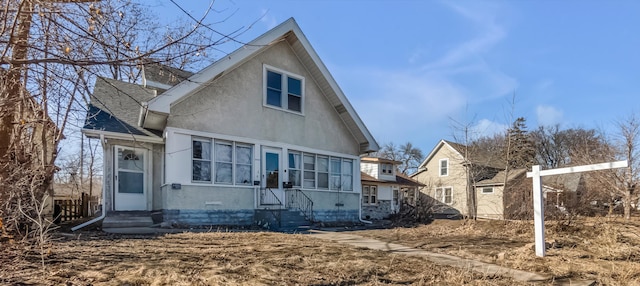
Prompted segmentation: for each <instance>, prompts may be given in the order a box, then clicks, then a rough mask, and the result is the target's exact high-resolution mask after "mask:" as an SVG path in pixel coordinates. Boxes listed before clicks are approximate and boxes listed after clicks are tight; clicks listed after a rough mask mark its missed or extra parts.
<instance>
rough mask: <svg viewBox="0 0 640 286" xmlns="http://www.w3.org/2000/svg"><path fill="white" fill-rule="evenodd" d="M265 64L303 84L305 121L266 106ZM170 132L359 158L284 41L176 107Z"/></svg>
mask: <svg viewBox="0 0 640 286" xmlns="http://www.w3.org/2000/svg"><path fill="white" fill-rule="evenodd" d="M265 64H266V65H269V66H272V67H275V68H278V69H281V70H285V71H287V72H291V73H293V74H296V75H299V76H302V77H304V78H305V87H304V98H303V103H304V106H303V111H304V114H303V115H301V114H297V113H292V112H287V111H283V110H279V109H275V108H270V107H268V106H264V105H263V84H264V83H263V67H264V65H265ZM167 126H168V127H176V128H182V129H189V130H198V131H204V132H213V133H221V134H227V135H233V136H241V137H247V138H255V139H260V140H268V141H276V142H283V143H288V144H293V145H300V146H306V147H310V148H315V149H320V150H326V151H331V152H339V153H345V154H352V155H358V154H359V144H358V143H357V141H356V140H355V138H354V136H353V135H352V134H351V133H350V131H349V130H348V129H347V128H346V126H345V124H344V122H343V121H342V120H341V119H340V117H339V116H338V113H337V112H336V110H335V108H333V107H332V106H331V104H330V103H329V101H328V100H327V98H326V97H325V96H324V94H323V93H322V92H321V90H320V88H318V86H317V85H316V82H315V81H314V79H313V78H311V76H310V74H308V72H307V70H306V69H305V67H304V66H303V65H302V64H301V63H300V61H299V60H298V57H296V55H295V54H294V53H293V51H292V49H291V48H290V46H289V44H288V43H287V42H286V41H283V42H280V43H278V44H275V45H273V46H272V47H270V48H268V49H266V50H265V51H264V52H262V53H260V54H258V55H257V56H255V57H253V58H251V59H250V60H248V61H247V62H245V63H243V64H242V65H240V66H239V67H237V68H235V69H233V70H230V71H228V72H227V73H225V74H224V75H222V76H220V77H219V78H217V79H214V80H212V81H211V82H209V83H207V84H206V85H205V87H204V88H203V89H201V90H199V91H197V92H195V93H194V94H192V95H190V96H187V97H186V98H185V99H184V100H182V101H180V102H177V103H175V104H174V105H172V106H171V115H170V116H169V118H168V121H167Z"/></svg>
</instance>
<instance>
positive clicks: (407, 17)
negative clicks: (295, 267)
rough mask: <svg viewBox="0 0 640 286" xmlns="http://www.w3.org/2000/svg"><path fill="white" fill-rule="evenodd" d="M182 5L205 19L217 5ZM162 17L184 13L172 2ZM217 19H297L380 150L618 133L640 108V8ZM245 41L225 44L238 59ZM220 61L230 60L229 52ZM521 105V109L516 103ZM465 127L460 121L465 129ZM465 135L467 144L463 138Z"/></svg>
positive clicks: (378, 10)
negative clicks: (516, 122) (534, 133)
mask: <svg viewBox="0 0 640 286" xmlns="http://www.w3.org/2000/svg"><path fill="white" fill-rule="evenodd" d="M176 2H177V3H179V4H180V5H182V6H183V7H184V8H185V9H187V10H188V11H190V13H192V14H193V15H194V16H195V17H200V16H201V15H202V13H203V11H204V10H205V9H206V7H208V5H209V3H210V2H209V1H192V0H190V1H180V0H176ZM148 3H149V4H150V6H152V9H153V10H155V11H156V12H157V13H159V14H160V15H161V19H165V20H167V21H171V20H172V19H174V18H176V17H182V15H181V14H180V12H178V10H177V9H176V7H175V6H174V5H173V4H172V3H171V2H169V1H167V0H154V1H149V2H148ZM213 7H214V9H216V10H217V11H218V12H217V13H214V14H213V15H210V17H209V22H214V21H217V20H222V19H223V18H226V17H229V18H228V19H227V20H226V21H224V22H223V23H219V24H216V27H217V29H219V30H221V31H227V32H230V31H233V30H235V29H237V28H239V27H249V26H250V25H251V24H252V23H254V22H255V24H253V25H252V26H251V28H250V29H249V30H248V31H247V32H246V33H244V34H242V35H240V36H239V38H238V39H239V40H241V41H245V42H246V41H250V40H252V39H253V38H255V37H257V36H258V35H260V34H262V33H264V32H266V31H267V30H268V29H270V28H273V27H274V26H276V25H277V24H278V23H281V22H283V21H285V20H286V19H288V18H289V17H294V18H295V19H296V21H297V22H298V24H299V25H300V27H301V28H302V31H303V32H304V33H305V35H306V36H307V38H308V39H309V41H310V42H311V44H312V46H313V47H314V49H315V50H316V52H317V53H318V54H319V56H320V58H321V59H322V60H323V62H324V63H325V65H326V66H327V67H328V69H329V71H330V72H331V73H332V75H333V76H334V78H335V79H336V81H337V82H338V84H339V85H340V87H341V88H342V90H343V91H344V93H345V94H346V95H347V97H348V98H349V100H350V101H351V104H352V105H353V106H354V107H355V109H356V111H357V112H358V114H359V115H360V117H361V118H362V119H363V121H364V122H365V124H366V125H367V127H368V128H369V130H370V131H371V132H372V133H373V135H374V136H375V138H376V139H377V141H378V142H379V143H380V144H384V143H386V142H389V141H393V142H395V143H404V142H407V141H409V142H412V143H413V144H414V145H416V146H418V147H420V148H421V149H423V151H425V152H428V151H430V150H431V148H433V146H435V144H436V143H437V142H438V141H439V140H440V139H447V140H454V139H455V138H462V137H463V136H462V134H461V132H460V129H459V128H456V127H455V126H456V125H459V124H462V125H470V126H473V130H474V131H475V132H476V133H478V134H491V133H492V132H496V131H497V130H501V129H504V128H506V126H508V125H509V124H510V122H511V121H512V120H513V119H515V118H516V117H521V116H522V117H525V118H526V119H527V124H528V126H529V128H530V129H534V128H536V127H537V126H538V125H553V124H560V125H561V127H563V128H573V127H582V128H596V129H602V130H605V131H606V132H608V133H613V132H615V130H614V129H613V128H614V125H615V121H616V120H620V119H622V118H623V117H624V116H627V115H630V114H631V113H632V112H638V111H639V110H638V109H639V108H638V107H639V103H640V88H639V86H640V1H621V0H620V1H588V0H587V1H577V0H573V1H572V0H570V1H550V0H548V1H544V0H543V1H418V0H415V1H375V0H374V1H364V0H360V1H355V0H353V1H338V0H326V1H240V0H234V1H231V0H217V1H216V2H215V3H214V6H213ZM238 46H239V45H238V44H235V45H229V46H226V47H224V49H225V50H227V51H229V52H230V51H232V50H233V49H235V48H237V47H238ZM220 55H223V54H222V53H221V54H220ZM512 102H514V103H513V104H512ZM455 122H458V123H455ZM454 136H455V137H454Z"/></svg>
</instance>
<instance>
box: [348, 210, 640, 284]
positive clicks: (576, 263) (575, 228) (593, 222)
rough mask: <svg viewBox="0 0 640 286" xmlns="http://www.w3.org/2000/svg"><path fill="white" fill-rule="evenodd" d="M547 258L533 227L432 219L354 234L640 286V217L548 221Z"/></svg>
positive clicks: (516, 223) (563, 275)
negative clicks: (536, 243)
mask: <svg viewBox="0 0 640 286" xmlns="http://www.w3.org/2000/svg"><path fill="white" fill-rule="evenodd" d="M545 225H546V232H545V235H546V240H547V242H549V245H548V246H549V247H550V248H549V249H547V256H546V257H545V258H538V257H536V256H535V251H534V244H533V242H534V236H533V223H532V222H523V221H488V220H484V221H481V220H478V221H465V220H436V221H434V222H432V223H431V224H428V225H420V226H414V227H397V228H392V229H384V230H367V231H357V232H354V234H359V235H362V236H367V237H372V238H377V239H379V240H382V241H387V242H393V243H399V244H404V245H407V246H411V247H415V248H420V249H424V250H428V251H432V252H438V253H446V254H451V255H456V256H460V257H465V258H472V259H477V260H480V261H485V262H491V263H495V264H498V265H503V266H506V267H510V268H515V269H521V270H526V271H532V272H539V273H548V274H553V275H554V276H555V277H556V278H575V279H588V280H596V281H597V282H598V283H599V284H601V285H640V218H639V217H634V218H632V220H631V221H625V220H623V219H620V218H616V219H612V218H586V219H571V220H566V221H547V222H546V224H545Z"/></svg>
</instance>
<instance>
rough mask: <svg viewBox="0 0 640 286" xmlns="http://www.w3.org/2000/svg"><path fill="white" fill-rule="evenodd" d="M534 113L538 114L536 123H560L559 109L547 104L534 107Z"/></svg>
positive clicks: (560, 113)
mask: <svg viewBox="0 0 640 286" xmlns="http://www.w3.org/2000/svg"><path fill="white" fill-rule="evenodd" d="M536 115H537V116H538V125H540V126H549V125H555V124H558V123H561V122H562V117H563V113H562V111H561V110H558V109H556V108H555V107H553V106H548V105H538V107H537V108H536Z"/></svg>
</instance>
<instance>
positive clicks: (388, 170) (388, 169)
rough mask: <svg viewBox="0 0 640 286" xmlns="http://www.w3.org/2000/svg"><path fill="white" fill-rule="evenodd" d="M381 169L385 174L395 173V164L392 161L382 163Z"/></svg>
mask: <svg viewBox="0 0 640 286" xmlns="http://www.w3.org/2000/svg"><path fill="white" fill-rule="evenodd" d="M380 171H381V172H382V174H383V175H385V174H388V175H393V164H391V163H380Z"/></svg>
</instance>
